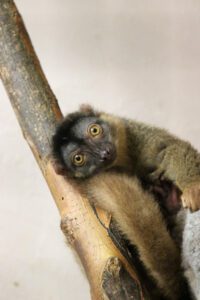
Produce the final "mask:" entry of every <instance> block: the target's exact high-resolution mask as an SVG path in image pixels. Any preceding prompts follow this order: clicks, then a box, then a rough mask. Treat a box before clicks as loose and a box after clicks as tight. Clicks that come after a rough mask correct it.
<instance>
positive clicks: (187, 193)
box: [181, 181, 200, 212]
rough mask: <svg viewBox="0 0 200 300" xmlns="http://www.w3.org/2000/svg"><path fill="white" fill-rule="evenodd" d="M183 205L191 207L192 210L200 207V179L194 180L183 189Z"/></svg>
mask: <svg viewBox="0 0 200 300" xmlns="http://www.w3.org/2000/svg"><path fill="white" fill-rule="evenodd" d="M181 200H182V204H183V207H185V208H186V207H187V208H189V209H190V210H191V211H192V212H194V211H197V210H199V209H200V181H199V182H194V183H192V184H191V185H189V186H187V187H186V188H185V189H184V190H183V194H182V196H181Z"/></svg>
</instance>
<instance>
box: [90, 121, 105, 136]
mask: <svg viewBox="0 0 200 300" xmlns="http://www.w3.org/2000/svg"><path fill="white" fill-rule="evenodd" d="M88 133H89V134H90V135H91V136H92V137H97V136H100V135H101V134H102V133H103V129H102V127H101V126H100V125H99V124H92V125H90V126H89V127H88Z"/></svg>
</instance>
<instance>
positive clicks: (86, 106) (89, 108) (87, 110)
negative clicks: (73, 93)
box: [80, 103, 95, 113]
mask: <svg viewBox="0 0 200 300" xmlns="http://www.w3.org/2000/svg"><path fill="white" fill-rule="evenodd" d="M80 111H81V112H83V113H95V111H94V109H93V107H92V106H91V105H90V104H86V103H84V104H81V105H80Z"/></svg>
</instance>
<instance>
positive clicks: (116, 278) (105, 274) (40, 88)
mask: <svg viewBox="0 0 200 300" xmlns="http://www.w3.org/2000/svg"><path fill="white" fill-rule="evenodd" d="M0 74H1V79H2V81H3V84H4V86H5V88H6V91H7V93H8V96H9V98H10V101H11V104H12V106H13V108H14V111H15V113H16V115H17V118H18V121H19V123H20V126H21V128H22V132H23V134H24V137H25V139H26V140H27V142H28V143H29V146H30V148H31V150H32V152H33V154H34V156H35V158H36V160H37V162H38V165H39V166H40V168H41V170H42V172H43V175H44V177H45V179H46V181H47V183H48V185H49V188H50V191H51V193H52V195H53V197H54V199H55V202H56V204H57V207H58V210H59V212H60V215H61V220H62V222H61V227H62V230H63V232H64V234H65V235H66V238H67V240H68V241H69V243H70V244H71V245H72V246H73V247H74V249H75V250H76V251H77V253H78V255H79V257H80V259H81V261H82V264H83V266H84V268H85V271H86V274H87V277H88V280H89V282H90V286H91V295H92V299H95V300H97V299H110V300H113V299H117V300H125V299H127V300H128V299H133V300H134V299H135V300H139V299H147V297H146V296H144V292H143V291H142V288H141V283H140V282H139V280H138V277H137V275H136V273H135V271H134V268H133V267H132V266H131V264H130V263H129V262H128V261H127V259H126V258H125V257H124V256H123V255H122V253H121V252H120V251H119V249H118V248H117V247H116V246H115V244H114V243H113V241H112V240H111V238H110V237H109V235H108V231H107V229H106V227H109V222H110V218H109V217H108V216H107V214H106V213H105V212H102V211H98V218H97V216H96V214H95V213H94V210H93V209H92V207H91V206H90V204H89V203H88V200H87V199H84V198H83V197H81V195H80V194H79V193H78V191H77V190H76V189H75V188H74V187H73V185H72V184H70V182H67V181H66V180H65V178H63V177H62V176H59V175H57V174H56V173H55V170H54V166H53V164H52V162H51V137H52V135H53V133H54V131H55V127H56V124H57V122H58V120H60V119H61V118H62V114H61V112H60V109H59V107H58V104H57V100H56V98H55V96H54V94H53V92H52V91H51V89H50V87H49V85H48V82H47V80H46V78H45V75H44V73H43V71H42V69H41V66H40V63H39V61H38V59H37V56H36V54H35V52H34V49H33V47H32V45H31V41H30V39H29V37H28V34H27V32H26V29H25V27H24V24H23V21H22V19H21V17H20V15H19V13H18V11H17V8H16V6H15V4H14V2H13V1H12V0H1V1H0ZM99 220H101V222H100V221H99ZM102 223H103V224H104V225H105V226H103V225H102Z"/></svg>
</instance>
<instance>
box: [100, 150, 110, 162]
mask: <svg viewBox="0 0 200 300" xmlns="http://www.w3.org/2000/svg"><path fill="white" fill-rule="evenodd" d="M101 158H102V159H103V160H104V161H105V160H109V159H110V158H111V151H110V149H109V148H107V149H104V150H102V151H101Z"/></svg>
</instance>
